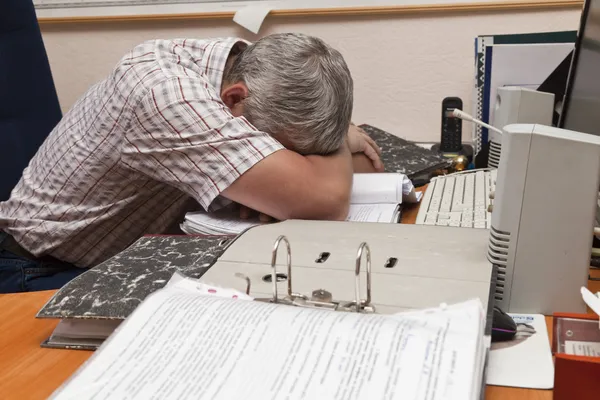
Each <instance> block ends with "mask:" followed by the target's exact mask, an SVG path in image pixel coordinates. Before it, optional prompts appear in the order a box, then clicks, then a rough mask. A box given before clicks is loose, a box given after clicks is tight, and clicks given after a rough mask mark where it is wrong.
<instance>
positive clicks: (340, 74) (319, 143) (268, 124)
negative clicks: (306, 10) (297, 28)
mask: <svg viewBox="0 0 600 400" xmlns="http://www.w3.org/2000/svg"><path fill="white" fill-rule="evenodd" d="M224 78H225V80H226V81H228V82H230V83H235V82H244V83H245V84H246V86H247V88H248V97H247V98H246V99H245V101H244V111H243V115H244V116H245V117H246V118H247V119H248V120H249V121H250V122H251V123H252V124H253V125H254V126H255V127H256V128H257V129H260V130H261V131H264V132H266V133H269V134H271V135H273V136H274V137H275V138H285V139H287V140H288V141H289V142H290V143H291V144H292V146H293V149H294V150H295V151H297V152H299V153H301V154H329V153H332V152H334V151H336V150H338V149H339V148H340V146H341V144H342V143H343V141H344V138H345V137H346V134H347V132H348V127H349V124H350V119H351V117H352V104H353V94H352V93H353V81H352V76H351V75H350V71H349V69H348V66H347V65H346V62H345V61H344V58H343V57H342V55H341V54H340V52H339V51H337V50H335V49H333V48H331V47H330V46H328V45H327V44H326V43H324V42H323V41H322V40H320V39H318V38H315V37H311V36H307V35H303V34H292V33H283V34H274V35H269V36H266V37H264V38H262V39H260V40H259V41H257V42H256V43H254V44H252V45H250V46H249V47H248V48H247V49H245V50H244V51H243V52H242V53H241V54H240V55H238V56H237V57H236V59H235V60H234V61H233V64H232V65H231V68H230V69H229V70H228V71H227V72H226V76H225V77H224Z"/></svg>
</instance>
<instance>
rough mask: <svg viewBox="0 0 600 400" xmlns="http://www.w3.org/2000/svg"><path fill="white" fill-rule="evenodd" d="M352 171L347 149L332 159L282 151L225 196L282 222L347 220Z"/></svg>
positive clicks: (241, 179)
mask: <svg viewBox="0 0 600 400" xmlns="http://www.w3.org/2000/svg"><path fill="white" fill-rule="evenodd" d="M352 167H353V165H352V156H351V154H350V149H349V148H348V145H347V144H344V145H343V146H342V149H340V151H338V152H337V153H336V154H333V155H330V156H316V155H309V156H302V155H300V154H297V153H295V152H293V151H290V150H279V151H277V152H275V153H273V154H271V155H270V156H268V157H266V158H265V159H263V160H262V161H260V162H258V163H257V164H256V165H254V166H253V167H252V168H250V169H249V170H248V171H246V173H244V174H243V175H242V176H241V177H239V178H238V179H237V180H236V181H235V182H234V183H233V184H231V186H229V187H228V188H227V189H225V190H224V191H223V193H222V195H223V196H224V197H226V198H228V199H230V200H232V201H234V202H236V203H239V204H242V205H244V206H246V207H248V208H250V209H252V210H256V211H258V212H260V213H263V214H266V215H270V216H272V217H273V218H275V219H278V220H286V219H327V220H344V219H345V218H346V216H347V215H348V209H349V207H350V191H351V189H352V173H353V169H352Z"/></svg>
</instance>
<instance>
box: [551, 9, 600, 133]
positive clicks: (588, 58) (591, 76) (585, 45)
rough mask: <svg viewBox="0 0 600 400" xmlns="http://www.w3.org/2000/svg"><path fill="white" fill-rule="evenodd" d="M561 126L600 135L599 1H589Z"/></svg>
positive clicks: (570, 76) (571, 73)
mask: <svg viewBox="0 0 600 400" xmlns="http://www.w3.org/2000/svg"><path fill="white" fill-rule="evenodd" d="M559 126H560V127H562V128H564V129H569V130H573V131H578V132H582V133H589V134H593V135H600V0H586V3H585V7H584V9H583V13H582V16H581V25H580V27H579V33H578V37H577V43H576V44H575V51H574V54H573V59H572V63H571V69H570V73H569V79H568V82H567V90H566V93H565V99H564V102H563V109H562V113H561V118H560V122H559Z"/></svg>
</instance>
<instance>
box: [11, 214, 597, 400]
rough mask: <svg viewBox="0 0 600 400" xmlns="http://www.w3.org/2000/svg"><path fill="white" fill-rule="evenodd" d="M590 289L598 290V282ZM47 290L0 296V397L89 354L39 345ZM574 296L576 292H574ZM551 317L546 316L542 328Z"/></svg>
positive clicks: (408, 217)
mask: <svg viewBox="0 0 600 400" xmlns="http://www.w3.org/2000/svg"><path fill="white" fill-rule="evenodd" d="M417 211H418V206H410V207H407V208H406V209H405V210H404V215H403V217H402V222H403V223H414V222H415V219H416V215H417ZM593 283H594V284H596V287H594V288H592V287H591V286H592V285H590V290H594V291H600V284H599V283H598V282H593ZM52 294H53V292H37V293H24V294H9V295H0V399H3V400H9V399H19V400H21V399H45V398H47V397H48V396H49V395H50V394H52V392H53V391H54V390H55V389H57V388H58V387H59V386H60V385H61V384H62V383H63V382H64V381H65V380H66V379H67V378H68V377H69V376H71V374H73V373H74V372H75V371H76V370H77V368H79V366H81V365H82V364H83V363H84V361H85V360H87V359H88V358H89V357H90V355H91V354H92V353H91V352H89V351H80V350H56V349H43V348H41V347H40V343H41V342H42V341H44V340H45V339H46V338H47V337H48V336H49V335H50V334H51V333H52V330H53V329H54V327H55V326H56V324H57V322H56V321H54V320H36V319H35V314H36V313H37V312H38V310H39V309H40V308H41V307H42V306H43V305H44V303H45V302H46V301H47V300H48V299H49V298H50V297H51V296H52ZM574 295H576V294H574ZM551 321H552V319H551V318H550V317H547V318H546V322H547V325H548V327H550V326H551ZM486 399H488V400H517V399H518V400H550V399H552V392H551V391H548V390H530V389H514V388H505V387H494V386H488V388H487V390H486Z"/></svg>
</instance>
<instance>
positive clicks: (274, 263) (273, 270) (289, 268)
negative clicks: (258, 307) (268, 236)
mask: <svg viewBox="0 0 600 400" xmlns="http://www.w3.org/2000/svg"><path fill="white" fill-rule="evenodd" d="M281 242H285V246H286V249H287V280H288V284H287V289H288V290H287V291H288V296H289V297H292V249H291V246H290V242H289V240H288V239H287V237H285V236H284V235H281V236H279V237H278V238H277V240H275V244H274V245H273V253H272V254H271V281H272V283H273V303H277V301H278V298H277V251H278V250H279V245H280V244H281Z"/></svg>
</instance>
